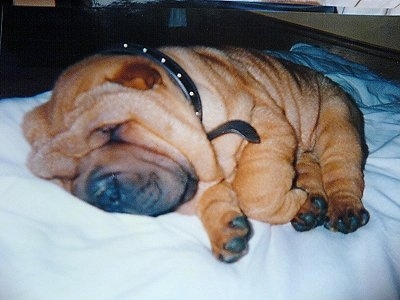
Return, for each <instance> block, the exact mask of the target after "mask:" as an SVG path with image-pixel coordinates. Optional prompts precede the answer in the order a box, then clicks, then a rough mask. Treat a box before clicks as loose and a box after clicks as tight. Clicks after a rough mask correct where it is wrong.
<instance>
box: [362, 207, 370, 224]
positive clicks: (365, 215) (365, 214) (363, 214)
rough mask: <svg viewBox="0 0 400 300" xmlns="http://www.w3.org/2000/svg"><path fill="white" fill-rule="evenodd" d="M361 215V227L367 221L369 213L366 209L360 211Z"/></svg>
mask: <svg viewBox="0 0 400 300" xmlns="http://www.w3.org/2000/svg"><path fill="white" fill-rule="evenodd" d="M360 214H361V226H363V225H365V224H367V223H368V221H369V212H368V211H367V210H366V209H362V210H361V211H360Z"/></svg>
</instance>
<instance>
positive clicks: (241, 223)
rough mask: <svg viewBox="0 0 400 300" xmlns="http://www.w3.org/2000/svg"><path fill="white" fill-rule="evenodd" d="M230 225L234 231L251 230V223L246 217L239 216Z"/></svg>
mask: <svg viewBox="0 0 400 300" xmlns="http://www.w3.org/2000/svg"><path fill="white" fill-rule="evenodd" d="M229 225H230V227H232V228H234V229H247V230H249V229H250V224H249V221H248V220H247V218H246V217H245V216H238V217H236V218H234V219H233V220H232V221H231V222H230V224H229Z"/></svg>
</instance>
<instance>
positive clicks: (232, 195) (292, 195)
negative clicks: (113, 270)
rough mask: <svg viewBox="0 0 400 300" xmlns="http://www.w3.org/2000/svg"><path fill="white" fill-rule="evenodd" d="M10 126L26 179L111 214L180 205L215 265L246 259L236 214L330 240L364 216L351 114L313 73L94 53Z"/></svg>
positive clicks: (359, 125)
mask: <svg viewBox="0 0 400 300" xmlns="http://www.w3.org/2000/svg"><path fill="white" fill-rule="evenodd" d="M23 129H24V132H25V136H26V138H27V139H28V141H29V142H30V144H31V146H32V151H31V154H30V156H29V160H28V166H29V168H30V169H31V170H32V172H33V173H34V174H36V175H38V176H40V177H42V178H46V179H48V180H53V181H54V182H56V183H57V184H60V185H62V186H63V187H64V188H65V189H66V190H67V191H69V192H71V193H72V194H74V195H76V196H77V197H78V198H80V199H82V200H84V201H86V202H88V203H90V204H92V205H94V206H96V207H98V208H101V209H103V210H106V211H110V212H121V213H132V214H145V215H151V216H157V215H160V214H163V213H167V212H171V211H175V210H178V211H181V210H183V209H185V210H186V211H187V210H188V209H189V208H192V209H193V212H194V213H197V215H198V216H199V217H200V218H201V220H202V222H203V224H204V227H205V229H206V231H207V233H208V235H209V238H210V241H211V245H212V251H213V253H214V254H215V256H216V257H218V258H219V259H221V260H222V261H225V262H233V261H236V260H238V259H239V258H240V257H242V256H243V255H244V254H246V253H247V251H248V240H249V238H250V236H251V227H250V223H249V222H248V220H247V218H252V219H256V220H260V221H264V222H269V223H271V224H283V223H287V222H291V223H292V225H293V226H294V228H295V229H296V230H298V231H305V230H310V229H312V228H314V227H317V226H320V225H324V226H325V227H326V228H328V229H330V230H332V231H339V232H343V233H349V232H353V231H355V230H356V229H358V228H359V227H361V226H363V225H365V224H366V223H367V222H368V219H369V214H368V212H367V211H366V210H365V208H364V207H363V204H362V202H361V198H362V194H363V189H364V179H363V167H364V163H365V158H366V147H365V141H364V139H363V138H364V137H363V119H362V115H361V113H360V112H359V110H358V109H357V107H356V106H355V105H354V104H353V102H352V101H351V100H350V99H349V98H348V96H347V95H346V94H345V93H344V92H343V91H342V90H341V89H340V88H339V87H338V86H336V85H335V84H334V83H333V82H331V81H330V80H329V79H327V78H326V77H324V76H322V75H320V74H318V73H316V72H314V71H312V70H310V69H307V68H305V67H301V66H297V65H294V64H291V63H289V62H284V61H279V60H277V59H275V58H272V57H270V56H268V55H265V54H263V53H259V52H255V51H249V50H244V49H238V48H227V49H223V50H221V49H213V48H207V47H192V48H180V47H165V48H161V49H159V50H151V49H147V48H144V49H143V51H136V50H135V51H131V52H130V51H125V52H121V53H103V54H99V55H95V56H92V57H89V58H87V59H85V60H83V61H81V62H78V63H77V64H75V65H73V66H71V67H70V68H68V69H67V70H66V71H65V72H64V73H63V74H62V75H61V76H60V77H59V79H58V81H57V83H56V85H55V87H54V90H53V94H52V96H51V99H50V101H49V102H47V103H45V104H43V105H41V106H39V107H37V108H35V109H34V110H33V111H31V112H29V113H28V114H27V115H26V117H25V120H24V124H23Z"/></svg>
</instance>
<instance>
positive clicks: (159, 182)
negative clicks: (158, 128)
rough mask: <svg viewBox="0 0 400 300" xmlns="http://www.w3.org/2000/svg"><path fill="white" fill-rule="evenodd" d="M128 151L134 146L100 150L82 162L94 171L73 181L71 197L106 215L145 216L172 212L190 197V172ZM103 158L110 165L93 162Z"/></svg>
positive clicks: (195, 182) (194, 179)
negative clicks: (90, 165) (108, 159)
mask: <svg viewBox="0 0 400 300" xmlns="http://www.w3.org/2000/svg"><path fill="white" fill-rule="evenodd" d="M131 147H135V146H129V145H126V146H123V147H122V148H121V146H119V147H117V146H116V147H110V149H101V150H98V151H99V152H100V151H101V155H96V153H93V155H90V156H89V157H88V158H86V159H87V161H85V162H84V163H85V164H86V165H85V167H87V164H95V165H96V167H94V168H89V169H90V170H91V171H89V172H87V173H83V174H80V175H79V176H78V177H77V178H76V179H75V181H74V184H73V190H72V193H73V194H75V195H76V196H77V197H78V198H81V199H82V200H84V201H86V202H88V203H90V204H92V205H94V206H96V207H98V208H100V209H102V210H104V211H107V212H118V213H129V214H140V215H148V216H158V215H161V214H165V213H168V212H171V211H174V210H175V209H176V208H177V207H178V206H180V205H181V204H183V203H185V202H186V201H188V200H190V199H192V198H193V197H194V195H195V193H196V191H197V185H198V179H197V177H196V175H195V174H194V172H193V171H191V170H190V169H188V168H187V167H186V166H182V165H181V164H179V163H177V162H176V161H174V160H172V159H170V158H168V157H165V156H163V155H160V154H158V153H153V152H149V151H147V150H144V149H141V148H137V147H135V149H132V148H131ZM128 148H130V149H128ZM133 150H134V151H133ZM105 152H106V153H105ZM126 155H130V159H129V161H127V160H126ZM107 156H108V158H111V161H112V163H111V164H110V163H108V164H102V162H101V161H100V162H99V161H97V160H96V159H95V158H96V157H101V158H104V157H107ZM110 156H111V157H110Z"/></svg>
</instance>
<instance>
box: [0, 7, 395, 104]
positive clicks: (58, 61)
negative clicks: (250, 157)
mask: <svg viewBox="0 0 400 300" xmlns="http://www.w3.org/2000/svg"><path fill="white" fill-rule="evenodd" d="M63 4H65V5H60V6H58V7H56V8H33V7H15V6H12V5H7V4H4V5H2V7H1V9H2V11H1V13H2V14H1V16H2V20H1V21H2V36H1V55H0V98H4V97H13V96H31V95H34V94H37V93H40V92H43V91H46V90H50V89H51V88H52V86H53V83H54V81H55V79H56V78H57V76H58V75H59V73H60V72H61V71H62V70H63V69H64V68H65V67H67V66H68V65H70V64H72V63H74V62H76V61H77V60H79V59H81V58H83V57H85V56H88V55H90V54H93V53H96V52H98V51H100V50H102V49H105V48H107V47H112V45H115V44H122V43H137V44H142V45H147V46H151V47H157V46H162V45H167V44H168V45H195V44H196V45H200V44H201V45H210V46H224V45H234V46H243V47H251V48H256V49H273V50H275V49H282V50H288V49H290V47H291V46H292V45H293V44H294V43H296V42H307V43H312V44H315V45H320V46H323V47H325V48H328V49H332V50H334V51H339V52H340V53H346V54H349V53H351V54H352V55H351V56H352V59H353V60H356V61H357V60H359V61H360V62H363V63H367V64H368V65H370V67H371V68H372V69H374V70H375V71H377V72H378V73H381V74H382V75H384V76H387V77H391V78H394V79H399V78H400V76H399V72H400V71H399V57H400V55H399V53H398V52H393V51H388V50H387V49H380V48H377V47H374V46H371V45H363V44H360V43H358V42H355V41H351V40H346V39H343V38H339V37H337V36H333V35H329V34H326V33H322V32H318V31H316V30H310V29H308V28H304V27H301V26H297V25H293V24H290V23H286V22H283V21H278V20H276V19H273V18H268V17H265V16H262V15H261V14H259V13H254V12H251V11H244V10H241V9H237V8H226V7H224V8H221V7H212V8H209V7H208V8H204V7H201V6H196V5H192V6H190V7H184V6H183V7H182V6H159V5H158V6H157V5H152V6H148V5H147V6H146V5H142V6H136V7H129V8H126V7H124V8H121V7H119V8H118V7H116V8H91V7H86V6H84V5H81V6H72V5H68V1H64V2H63ZM338 49H339V50H338ZM385 66H389V67H385ZM394 66H397V67H394Z"/></svg>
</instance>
